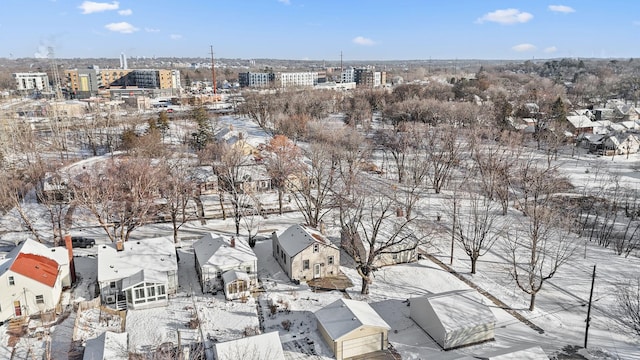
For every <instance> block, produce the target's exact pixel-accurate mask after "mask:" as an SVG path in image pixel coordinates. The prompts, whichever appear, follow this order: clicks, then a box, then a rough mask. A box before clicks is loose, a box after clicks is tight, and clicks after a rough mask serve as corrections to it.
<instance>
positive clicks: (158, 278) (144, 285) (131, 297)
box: [98, 237, 178, 309]
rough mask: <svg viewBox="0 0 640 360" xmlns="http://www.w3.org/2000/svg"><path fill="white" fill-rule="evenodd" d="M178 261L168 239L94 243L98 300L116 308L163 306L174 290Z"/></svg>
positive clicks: (175, 287)
mask: <svg viewBox="0 0 640 360" xmlns="http://www.w3.org/2000/svg"><path fill="white" fill-rule="evenodd" d="M177 273H178V262H177V260H176V249H175V245H174V243H173V241H172V239H170V238H167V237H160V238H153V239H145V240H139V241H134V240H129V241H127V242H117V243H115V244H108V245H100V246H98V285H99V287H100V297H101V299H102V302H103V303H105V304H107V305H109V306H112V307H115V308H116V309H146V308H151V307H158V306H165V305H167V303H168V295H170V294H175V293H176V291H177V290H178V274H177Z"/></svg>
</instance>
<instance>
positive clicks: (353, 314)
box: [316, 299, 391, 340]
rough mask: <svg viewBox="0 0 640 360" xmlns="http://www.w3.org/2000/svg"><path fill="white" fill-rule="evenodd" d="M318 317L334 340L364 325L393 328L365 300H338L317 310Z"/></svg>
mask: <svg viewBox="0 0 640 360" xmlns="http://www.w3.org/2000/svg"><path fill="white" fill-rule="evenodd" d="M316 318H317V319H318V322H320V323H321V324H322V326H323V327H324V328H325V330H327V333H328V334H329V336H331V338H332V339H334V340H335V339H339V338H341V337H342V336H344V335H346V334H348V333H350V332H351V331H353V330H355V329H357V328H359V327H360V326H363V325H365V326H373V327H379V328H385V329H391V327H390V326H389V324H387V323H386V322H385V321H384V320H383V319H382V317H380V315H378V313H377V312H376V311H375V310H373V308H372V307H371V306H370V305H369V304H368V303H366V302H364V301H357V300H350V299H339V300H336V301H334V302H333V303H331V304H329V305H327V306H325V307H324V308H322V309H320V310H318V311H316Z"/></svg>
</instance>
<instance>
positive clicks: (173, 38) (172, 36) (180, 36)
mask: <svg viewBox="0 0 640 360" xmlns="http://www.w3.org/2000/svg"><path fill="white" fill-rule="evenodd" d="M169 39H171V40H180V39H182V35H180V34H171V35H169Z"/></svg>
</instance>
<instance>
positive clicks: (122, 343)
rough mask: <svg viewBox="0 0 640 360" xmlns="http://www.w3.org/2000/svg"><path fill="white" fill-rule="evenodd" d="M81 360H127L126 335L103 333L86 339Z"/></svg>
mask: <svg viewBox="0 0 640 360" xmlns="http://www.w3.org/2000/svg"><path fill="white" fill-rule="evenodd" d="M82 359H83V360H128V359H129V345H128V336H127V333H126V332H125V333H115V332H112V331H105V332H103V333H102V334H101V335H100V336H98V337H96V338H92V339H88V340H87V343H86V345H85V347H84V355H83V357H82Z"/></svg>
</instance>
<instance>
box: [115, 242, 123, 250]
mask: <svg viewBox="0 0 640 360" xmlns="http://www.w3.org/2000/svg"><path fill="white" fill-rule="evenodd" d="M116 250H117V251H124V241H122V240H118V241H116Z"/></svg>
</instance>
